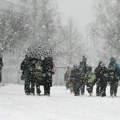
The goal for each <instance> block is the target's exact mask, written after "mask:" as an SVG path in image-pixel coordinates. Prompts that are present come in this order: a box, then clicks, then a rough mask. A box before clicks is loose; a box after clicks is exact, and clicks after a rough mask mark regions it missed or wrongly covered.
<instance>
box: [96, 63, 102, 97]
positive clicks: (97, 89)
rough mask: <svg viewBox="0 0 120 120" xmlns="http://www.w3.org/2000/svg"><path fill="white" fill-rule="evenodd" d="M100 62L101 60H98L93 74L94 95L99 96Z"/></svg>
mask: <svg viewBox="0 0 120 120" xmlns="http://www.w3.org/2000/svg"><path fill="white" fill-rule="evenodd" d="M101 63H102V61H100V62H99V64H98V66H97V67H96V68H95V70H94V74H95V77H96V80H95V81H96V96H100V90H101V82H100V74H99V71H100V69H101Z"/></svg>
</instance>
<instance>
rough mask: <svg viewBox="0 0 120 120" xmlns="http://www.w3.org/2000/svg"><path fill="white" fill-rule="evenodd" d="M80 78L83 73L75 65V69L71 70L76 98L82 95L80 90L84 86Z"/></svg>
mask: <svg viewBox="0 0 120 120" xmlns="http://www.w3.org/2000/svg"><path fill="white" fill-rule="evenodd" d="M80 77H81V72H80V70H79V68H78V67H77V66H76V65H74V66H73V69H72V70H71V75H70V79H71V81H72V83H73V89H74V90H73V92H74V95H75V96H79V95H80V88H81V84H82V81H81V79H80Z"/></svg>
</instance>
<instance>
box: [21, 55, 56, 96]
mask: <svg viewBox="0 0 120 120" xmlns="http://www.w3.org/2000/svg"><path fill="white" fill-rule="evenodd" d="M53 69H54V64H53V58H52V57H46V58H45V59H44V60H41V59H36V58H31V57H28V56H27V55H26V56H25V58H24V60H23V61H22V63H21V71H22V75H21V80H24V91H25V94H26V95H35V91H36V93H37V95H40V93H41V90H40V86H41V85H42V86H44V95H48V96H49V95H50V87H52V75H53V74H54V71H53ZM35 88H36V90H35Z"/></svg>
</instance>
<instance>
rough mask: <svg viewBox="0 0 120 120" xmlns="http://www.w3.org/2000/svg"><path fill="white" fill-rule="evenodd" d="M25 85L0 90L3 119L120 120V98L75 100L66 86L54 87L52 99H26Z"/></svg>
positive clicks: (4, 87)
mask: <svg viewBox="0 0 120 120" xmlns="http://www.w3.org/2000/svg"><path fill="white" fill-rule="evenodd" d="M23 87H24V86H23V85H13V84H9V85H6V86H3V87H0V120H17V119H19V120H120V115H119V114H120V96H119V95H120V94H119V93H120V91H118V97H113V98H111V97H109V87H108V88H107V97H104V98H102V97H96V96H95V90H94V94H93V96H92V97H89V95H88V94H87V92H86V95H84V96H80V97H75V96H74V95H73V94H71V93H70V92H69V90H66V89H65V87H64V86H63V87H60V86H54V87H52V89H51V96H50V97H48V96H37V95H35V96H26V95H25V94H24V90H23Z"/></svg>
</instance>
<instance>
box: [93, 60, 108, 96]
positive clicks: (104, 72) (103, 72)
mask: <svg viewBox="0 0 120 120" xmlns="http://www.w3.org/2000/svg"><path fill="white" fill-rule="evenodd" d="M98 73H99V79H96V81H95V82H97V80H99V82H100V96H102V97H105V96H106V87H107V82H108V69H107V68H106V67H105V64H104V63H103V62H101V63H100V67H99V69H98Z"/></svg>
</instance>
